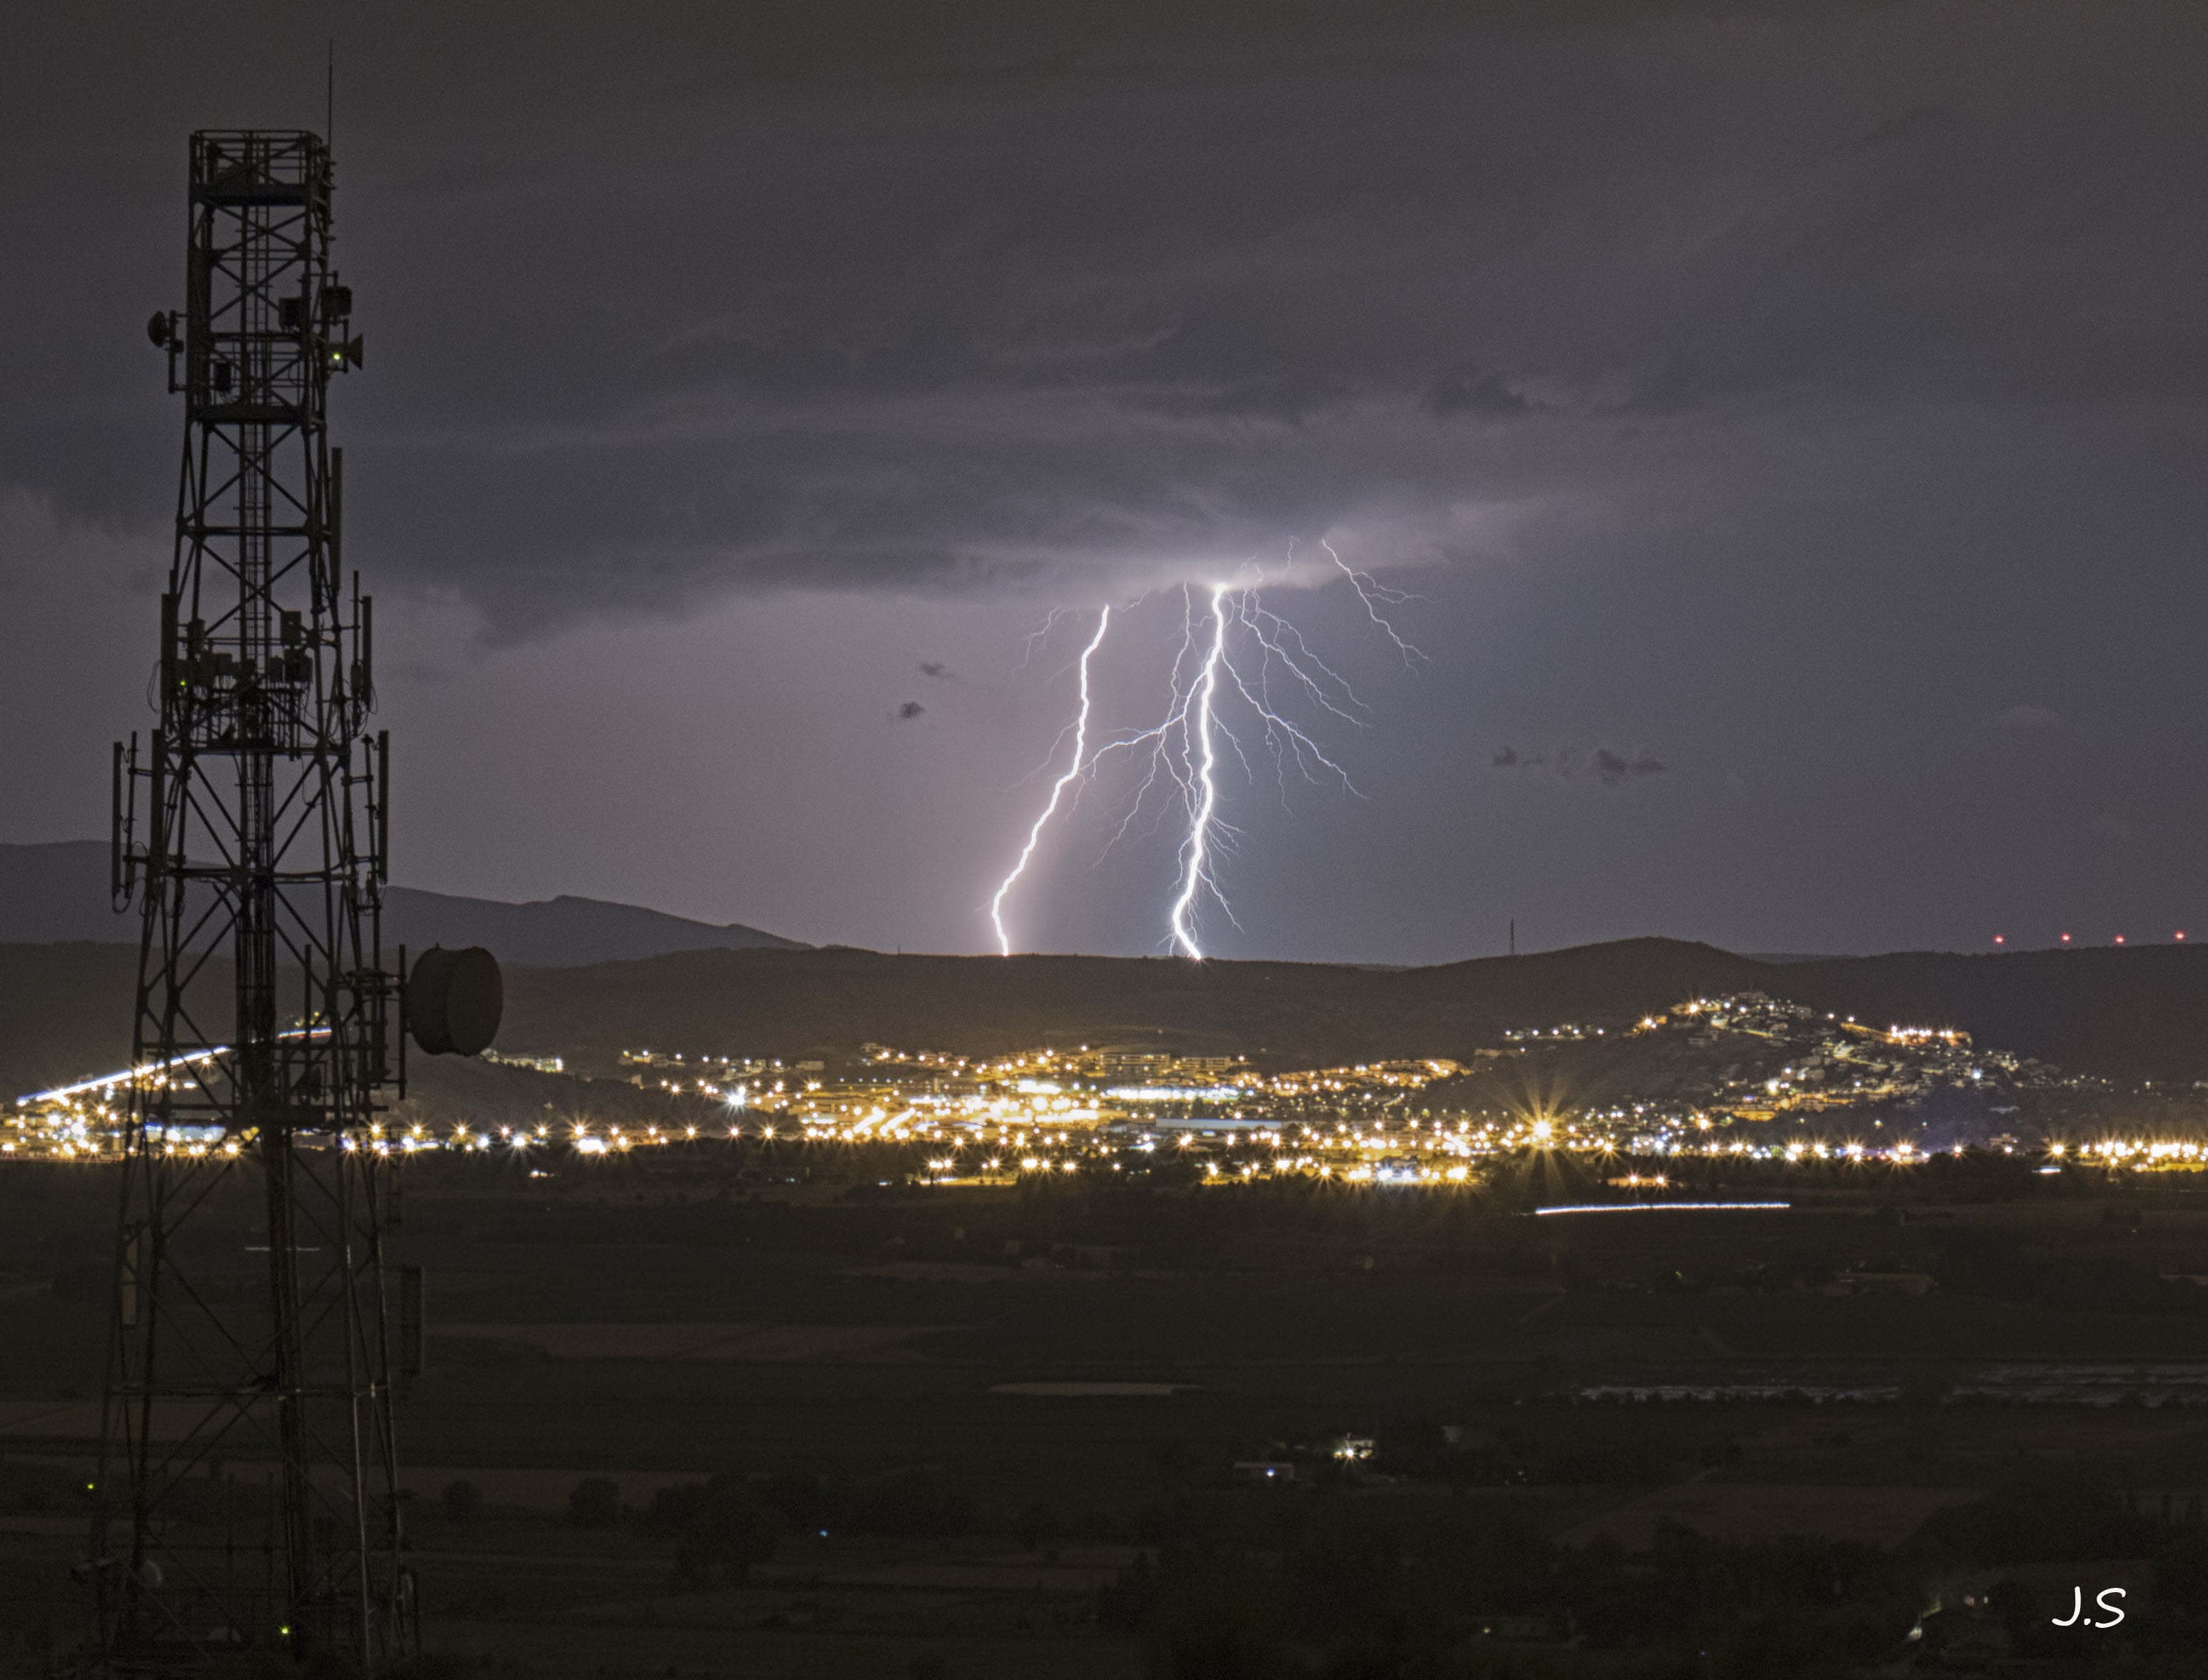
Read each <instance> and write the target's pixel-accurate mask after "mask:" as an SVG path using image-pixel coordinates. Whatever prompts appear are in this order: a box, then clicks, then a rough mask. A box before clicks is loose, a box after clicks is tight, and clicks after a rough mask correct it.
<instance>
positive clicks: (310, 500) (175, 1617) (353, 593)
mask: <svg viewBox="0 0 2208 1680" xmlns="http://www.w3.org/2000/svg"><path fill="white" fill-rule="evenodd" d="M332 181H333V176H332V169H331V161H330V153H329V149H328V147H327V144H326V143H325V142H324V141H323V140H322V139H321V137H320V136H318V135H313V134H309V133H304V132H290V131H273V130H255V131H230V132H215V131H209V132H204V133H200V134H195V135H193V136H192V141H191V200H190V223H189V225H190V231H189V242H188V245H187V251H186V271H185V273H186V279H185V297H184V307H183V309H182V310H181V311H165V312H163V313H161V314H159V315H155V316H154V317H153V321H152V322H151V323H150V327H149V331H150V334H151V336H152V338H153V342H154V344H155V345H158V346H159V347H160V348H162V349H163V350H165V351H167V353H168V358H169V389H170V390H171V392H172V393H177V392H181V393H183V398H184V416H185V420H184V450H183V480H182V484H181V487H180V489H179V491H178V495H177V526H176V546H175V550H174V556H173V559H172V561H171V567H170V571H169V578H168V584H167V587H166V590H165V592H164V593H163V595H162V597H161V633H160V655H159V663H158V666H157V668H156V675H155V677H154V681H155V682H156V684H157V685H158V690H159V699H158V706H157V710H158V711H159V722H158V723H157V724H156V725H155V727H154V728H153V731H152V734H151V737H150V739H149V740H148V741H147V742H146V743H145V745H144V746H143V747H141V745H140V742H139V741H138V738H137V736H136V735H135V734H134V735H133V736H132V738H131V740H130V742H129V745H128V747H125V746H123V745H122V744H120V743H118V744H117V747H116V749H115V765H114V771H115V788H116V801H115V802H116V813H115V835H114V869H113V888H114V892H115V896H116V902H117V909H123V908H124V907H126V906H127V905H128V904H129V903H130V901H131V900H132V899H133V898H134V897H135V899H136V901H137V904H138V908H139V911H140V914H141V918H142V928H143V932H142V935H141V944H140V957H139V970H138V993H137V1007H136V1024H135V1032H134V1035H133V1043H134V1068H135V1071H136V1077H135V1078H134V1080H133V1082H132V1087H133V1089H132V1095H131V1098H130V1106H129V1125H128V1130H127V1134H126V1140H127V1141H126V1145H125V1159H124V1162H123V1185H122V1209H121V1216H120V1220H119V1224H118V1231H117V1267H116V1279H115V1287H114V1293H113V1299H112V1302H111V1321H112V1328H111V1332H110V1337H109V1342H108V1348H107V1365H108V1372H107V1382H106V1396H105V1406H104V1415H103V1422H102V1435H101V1443H100V1467H99V1476H98V1479H97V1483H96V1494H95V1497H96V1503H97V1509H96V1512H95V1515H94V1518H93V1534H92V1547H91V1556H90V1559H89V1561H88V1563H87V1565H86V1571H85V1572H86V1574H87V1575H88V1576H89V1578H90V1580H91V1582H92V1585H93V1602H94V1616H95V1641H96V1650H95V1665H96V1667H97V1668H98V1669H99V1671H102V1672H105V1673H109V1674H113V1675H140V1674H153V1673H168V1672H171V1671H176V1670H177V1669H189V1668H194V1667H199V1668H205V1667H207V1666H212V1665H219V1663H220V1662H221V1660H222V1659H224V1658H225V1657H226V1656H230V1655H232V1654H238V1655H242V1654H243V1653H247V1652H249V1651H255V1650H258V1651H271V1650H273V1651H283V1652H288V1653H291V1654H292V1655H293V1656H296V1657H303V1656H305V1655H307V1654H308V1653H309V1652H312V1651H327V1652H329V1653H333V1654H335V1655H337V1656H339V1657H340V1658H341V1659H343V1660H345V1661H346V1662H348V1663H350V1664H351V1665H355V1666H357V1667H359V1668H361V1669H363V1670H367V1671H374V1670H375V1668H377V1667H379V1666H380V1665H382V1664H384V1663H385V1662H387V1661H388V1660H389V1659H393V1658H394V1657H396V1656H399V1655H400V1654H403V1653H405V1652H406V1651H407V1650H408V1649H410V1648H411V1646H412V1644H413V1642H414V1639H415V1623H414V1602H413V1594H412V1583H411V1578H410V1576H409V1575H408V1573H407V1570H406V1568H405V1558H404V1556H403V1554H402V1551H401V1545H400V1521H399V1519H400V1509H399V1485H398V1448H397V1443H396V1442H395V1441H394V1439H393V1432H392V1398H393V1378H394V1376H395V1375H397V1374H398V1373H399V1371H400V1370H401V1368H402V1367H403V1366H404V1365H406V1364H408V1363H409V1362H410V1359H411V1354H412V1353H413V1352H414V1350H410V1349H405V1348H395V1347H394V1346H393V1338H392V1335H391V1334H390V1329H389V1326H388V1323H387V1314H386V1296H387V1274H388V1273H390V1272H391V1271H392V1270H393V1268H392V1267H391V1266H389V1265H388V1264H387V1253H386V1245H385V1233H386V1228H387V1223H388V1220H389V1215H390V1212H391V1208H392V1202H391V1198H392V1196H393V1190H394V1187H395V1180H394V1179H393V1170H394V1166H395V1161H394V1158H393V1156H392V1155H388V1154H387V1153H386V1149H387V1145H386V1143H385V1140H384V1138H383V1137H382V1135H381V1134H382V1128H381V1123H380V1122H379V1119H378V1115H379V1113H381V1110H382V1109H383V1107H384V1106H385V1101H384V1099H385V1095H386V1094H387V1092H388V1090H389V1089H391V1088H393V1087H394V1086H396V1085H397V1084H398V1083H399V1080H400V1079H401V1078H403V1075H404V1066H403V1062H404V1047H403V1042H401V1043H399V1044H398V1045H396V1046H394V1037H395V1035H396V1033H395V1029H396V1028H397V1026H398V1024H399V1016H400V1013H401V1011H402V1008H403V993H402V980H401V974H400V965H399V963H387V961H386V955H385V952H384V950H383V945H382V930H381V890H382V884H383V882H384V880H385V879H386V876H387V850H388V841H389V836H390V825H389V818H388V797H389V792H390V780H389V765H390V753H389V741H388V737H387V735H385V734H383V733H381V732H371V731H370V729H369V717H370V713H371V711H372V710H373V708H374V705H375V677H374V672H373V655H374V647H375V642H374V633H373V629H372V625H373V620H372V617H371V603H370V602H369V598H368V597H366V596H364V595H363V594H362V593H361V592H360V586H359V580H358V578H357V575H355V576H354V577H353V578H352V579H350V580H348V579H347V578H346V576H345V572H344V569H343V567H342V565H341V563H340V552H341V550H340V546H339V529H340V519H339V515H340V512H341V508H342V493H343V485H344V476H343V465H344V463H343V459H342V455H341V453H340V452H339V451H335V450H333V449H332V448H331V447H329V441H328V435H327V397H328V393H329V385H330V381H331V379H332V378H333V376H334V375H339V374H341V373H344V372H345V370H346V369H350V368H355V367H357V366H359V364H360V362H361V340H360V339H359V338H358V337H357V336H356V335H355V334H354V333H353V330H352V325H351V315H352V295H351V291H350V290H349V289H348V288H347V287H346V286H345V285H343V284H341V283H340V281H339V278H338V274H337V271H336V269H335V268H333V267H332V265H331V249H330V194H331V187H332ZM141 791H142V794H143V801H142V813H141ZM394 1049H395V1050H396V1053H395V1054H394ZM241 1197H249V1198H250V1202H251V1205H252V1212H251V1225H252V1228H253V1232H254V1233H255V1235H256V1236H258V1237H260V1238H261V1240H258V1241H255V1242H252V1243H248V1244H243V1245H241V1244H240V1243H239V1242H238V1240H237V1234H236V1231H235V1229H234V1228H233V1227H231V1226H220V1225H219V1221H218V1220H217V1218H216V1215H215V1214H214V1213H213V1211H212V1210H213V1209H216V1208H218V1207H221V1208H227V1209H230V1210H231V1214H232V1215H234V1214H235V1213H236V1212H237V1209H238V1207H239V1205H240V1202H241ZM241 1246H243V1248H244V1250H245V1252H244V1253H243V1255H242V1256H241V1255H240V1254H239V1248H240V1247H241ZM412 1328H413V1329H414V1330H415V1332H416V1334H417V1338H418V1329H419V1320H418V1314H417V1315H416V1316H415V1317H414V1318H413V1321H412Z"/></svg>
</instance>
